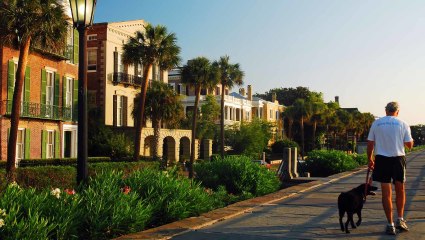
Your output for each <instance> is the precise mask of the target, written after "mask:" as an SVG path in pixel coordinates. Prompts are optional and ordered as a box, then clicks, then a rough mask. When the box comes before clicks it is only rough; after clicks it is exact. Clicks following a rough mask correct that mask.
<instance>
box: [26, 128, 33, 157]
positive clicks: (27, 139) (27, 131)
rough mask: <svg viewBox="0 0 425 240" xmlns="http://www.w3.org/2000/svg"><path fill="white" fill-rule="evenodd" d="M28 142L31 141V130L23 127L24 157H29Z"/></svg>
mask: <svg viewBox="0 0 425 240" xmlns="http://www.w3.org/2000/svg"><path fill="white" fill-rule="evenodd" d="M30 143H31V130H30V129H29V128H26V129H25V149H24V150H25V154H24V158H25V159H30V158H31V157H30V152H31V149H30Z"/></svg>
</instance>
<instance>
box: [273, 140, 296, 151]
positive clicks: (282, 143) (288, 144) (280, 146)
mask: <svg viewBox="0 0 425 240" xmlns="http://www.w3.org/2000/svg"><path fill="white" fill-rule="evenodd" d="M293 147H296V148H299V146H298V143H297V142H295V141H292V140H289V139H283V140H278V141H276V142H274V143H273V144H272V146H271V150H272V153H283V150H284V149H285V148H293Z"/></svg>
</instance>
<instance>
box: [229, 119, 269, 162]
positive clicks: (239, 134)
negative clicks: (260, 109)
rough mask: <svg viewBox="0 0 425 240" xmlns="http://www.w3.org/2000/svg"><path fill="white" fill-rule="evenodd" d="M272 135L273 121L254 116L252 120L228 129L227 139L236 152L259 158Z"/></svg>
mask: <svg viewBox="0 0 425 240" xmlns="http://www.w3.org/2000/svg"><path fill="white" fill-rule="evenodd" d="M271 137H272V125H271V123H269V122H267V121H265V120H262V119H259V118H254V119H253V120H252V121H251V122H243V123H241V125H240V126H239V125H237V124H236V125H233V127H232V128H231V129H229V130H227V138H226V139H227V140H228V145H230V146H232V148H233V150H234V151H235V153H239V154H243V155H246V156H249V157H251V158H255V159H257V158H259V157H260V156H261V153H262V152H263V150H264V149H265V148H266V147H267V145H268V142H269V140H270V139H271Z"/></svg>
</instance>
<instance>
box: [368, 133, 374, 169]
mask: <svg viewBox="0 0 425 240" xmlns="http://www.w3.org/2000/svg"><path fill="white" fill-rule="evenodd" d="M374 149H375V141H370V140H368V141H367V159H368V160H369V164H368V166H369V168H370V169H372V170H373V168H374V166H375V160H374V159H373V150H374Z"/></svg>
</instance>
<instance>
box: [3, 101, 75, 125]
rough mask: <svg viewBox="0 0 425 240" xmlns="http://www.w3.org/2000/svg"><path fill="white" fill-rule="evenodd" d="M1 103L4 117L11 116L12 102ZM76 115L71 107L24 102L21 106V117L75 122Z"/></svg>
mask: <svg viewBox="0 0 425 240" xmlns="http://www.w3.org/2000/svg"><path fill="white" fill-rule="evenodd" d="M1 103H2V104H1V109H2V110H1V112H2V113H3V114H4V115H10V114H11V113H12V101H11V100H5V101H2V102H1ZM76 115H77V114H76V111H75V112H74V113H72V109H71V108H70V107H60V106H56V105H47V104H40V103H33V102H23V103H22V105H21V117H28V118H40V119H50V120H62V121H71V120H74V121H75V120H76Z"/></svg>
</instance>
